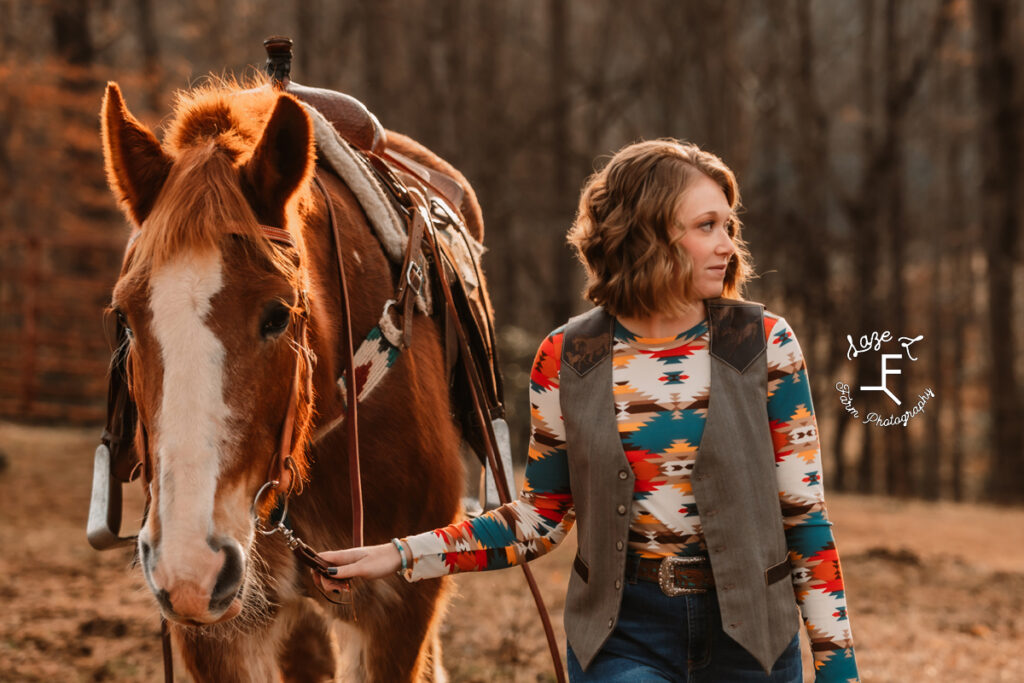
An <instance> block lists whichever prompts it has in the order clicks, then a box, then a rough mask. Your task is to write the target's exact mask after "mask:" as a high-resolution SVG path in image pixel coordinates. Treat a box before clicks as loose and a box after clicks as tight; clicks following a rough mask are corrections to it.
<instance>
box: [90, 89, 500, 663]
mask: <svg viewBox="0 0 1024 683" xmlns="http://www.w3.org/2000/svg"><path fill="white" fill-rule="evenodd" d="M101 117H102V130H103V150H104V155H105V160H106V169H107V175H108V180H109V183H110V186H111V189H112V190H113V192H114V194H115V195H116V196H117V198H118V200H119V202H120V204H121V205H122V207H123V209H124V211H125V213H126V215H127V216H128V218H129V220H130V221H131V222H132V223H133V225H134V227H135V228H136V229H137V230H138V232H137V235H136V238H135V239H134V242H133V243H132V244H131V246H130V248H129V251H128V254H127V258H126V261H125V266H124V267H123V269H122V272H121V274H120V277H119V279H118V281H117V284H116V286H115V288H114V292H113V299H112V307H113V309H114V310H115V311H116V313H117V315H118V317H119V319H120V320H121V321H122V323H123V324H124V325H125V326H126V328H128V330H129V332H128V337H129V340H130V341H129V345H130V346H129V355H128V368H129V370H130V379H129V382H130V386H131V391H132V395H133V398H134V400H135V402H136V404H137V407H138V414H139V422H140V424H141V426H142V427H143V428H142V429H140V430H138V436H137V443H136V447H137V449H139V452H145V453H148V456H147V460H148V463H147V469H148V470H149V471H150V486H149V494H150V505H149V513H148V516H147V518H146V521H145V524H144V526H143V528H142V530H141V532H140V534H139V540H138V549H139V557H140V564H141V566H142V570H143V573H144V575H145V580H146V583H147V584H148V586H149V588H150V589H151V590H152V592H153V594H154V596H156V599H157V602H158V603H159V607H160V610H161V612H162V613H163V615H164V617H165V618H166V619H167V620H168V622H169V625H170V631H171V636H172V642H173V643H174V648H175V650H176V651H177V653H178V655H179V661H180V662H184V664H185V666H186V667H187V668H188V670H189V672H190V673H191V674H192V675H193V676H194V677H195V678H196V679H197V680H201V681H275V680H282V679H283V680H323V679H325V678H332V677H335V678H341V679H344V680H374V681H402V680H443V679H444V678H445V673H444V670H443V668H442V667H441V663H440V648H439V645H438V628H439V622H440V619H441V612H442V611H443V605H442V602H443V599H444V593H445V586H446V584H445V582H444V581H426V582H422V583H419V584H415V585H410V584H408V583H407V582H406V581H404V580H403V579H402V578H400V577H398V576H394V577H391V578H388V579H383V580H379V581H372V582H365V581H362V582H361V581H354V582H353V585H352V597H353V606H354V613H355V619H354V620H353V619H351V617H350V615H349V613H348V610H343V609H342V608H339V607H336V606H335V605H332V604H330V602H328V601H326V600H324V599H323V597H322V596H321V595H320V594H319V593H318V592H317V591H316V590H314V586H313V584H312V581H311V576H310V572H309V571H308V570H307V569H305V568H303V567H300V566H298V565H297V563H296V561H295V560H294V558H293V555H292V554H291V553H290V552H289V551H288V549H287V547H286V546H285V544H284V542H283V540H282V538H281V536H280V535H279V534H278V535H273V536H266V537H265V536H262V535H260V534H257V533H255V532H256V530H257V528H256V523H255V520H254V518H253V515H252V513H251V507H252V505H253V501H254V497H255V496H256V495H257V491H258V490H259V489H260V488H261V487H262V486H263V484H264V483H265V482H266V480H267V478H268V477H267V472H268V471H269V469H270V467H271V464H272V463H273V462H274V459H275V457H276V456H277V452H276V449H277V447H278V438H279V433H280V432H281V431H282V425H283V424H284V423H285V416H286V414H287V413H288V408H289V403H290V399H289V396H290V395H292V394H291V386H292V381H293V378H294V377H295V375H296V367H297V366H296V364H297V363H300V364H301V363H303V362H306V361H305V360H304V359H310V361H311V362H312V360H313V359H315V368H314V369H313V372H312V386H311V388H308V387H304V386H303V387H300V391H299V392H298V393H297V395H296V401H297V405H296V408H295V413H294V414H295V421H294V430H293V434H292V443H293V444H294V450H293V452H292V458H293V460H294V462H295V464H296V466H297V467H296V470H297V474H298V475H299V476H298V479H297V482H298V485H299V488H301V495H297V496H296V495H293V496H292V498H291V500H290V513H289V520H290V524H291V527H292V528H293V529H294V530H295V532H296V534H297V535H298V536H300V537H301V538H303V539H304V540H305V541H306V542H307V543H309V544H310V545H311V546H313V547H314V548H318V549H333V548H343V547H348V546H349V545H350V544H351V526H352V512H351V508H350V503H351V496H350V493H349V475H348V466H347V453H346V450H347V449H346V444H345V430H344V429H339V430H336V432H335V433H332V434H330V435H329V436H327V437H326V438H324V439H322V440H319V441H318V442H317V443H316V445H315V446H314V445H312V439H311V434H312V433H313V432H314V431H315V429H316V428H317V425H322V424H326V423H327V422H329V421H330V420H332V419H334V418H336V417H337V416H339V415H341V414H342V412H343V400H342V398H341V397H340V395H339V391H338V387H337V385H336V383H335V380H336V379H337V377H338V376H339V373H340V370H341V368H342V367H343V358H342V357H341V355H340V352H339V336H340V334H341V332H340V331H339V320H340V318H341V315H342V314H341V310H342V308H341V296H340V291H341V290H340V283H339V276H338V269H337V264H336V262H335V260H334V259H335V258H336V257H335V253H336V252H335V246H334V243H333V241H332V240H333V238H332V235H331V230H330V228H329V223H328V215H329V214H328V207H327V205H326V200H325V198H324V194H323V193H321V192H319V191H313V189H311V187H312V182H313V176H314V174H315V175H316V176H318V178H319V180H320V181H321V182H322V183H323V185H324V186H325V188H326V190H327V193H326V194H327V195H328V196H329V197H330V203H331V204H332V205H333V208H334V213H335V215H336V220H337V222H338V223H339V226H340V231H341V234H342V236H343V237H342V240H341V241H342V244H341V251H342V252H343V254H344V258H345V259H346V262H345V269H346V275H345V277H346V280H347V281H348V282H347V286H348V291H349V293H350V297H351V316H352V328H353V338H354V339H355V340H356V341H357V342H358V340H360V339H362V338H363V337H364V336H365V335H366V334H367V333H368V332H369V331H370V330H371V328H373V327H374V326H375V324H376V323H377V321H378V319H379V317H380V315H381V312H382V310H383V308H384V305H385V302H386V300H387V299H388V298H389V297H390V296H391V295H392V294H393V292H394V289H395V284H396V282H395V278H394V275H393V272H392V266H391V265H390V263H389V262H388V260H387V258H386V256H385V253H384V251H383V250H382V248H381V246H380V244H379V242H378V240H377V238H376V237H375V236H374V234H373V232H372V231H371V226H370V225H369V224H368V223H367V218H366V216H365V215H364V213H363V211H362V209H361V208H360V206H359V204H358V202H357V200H356V198H355V196H354V195H353V193H352V192H351V191H350V189H349V188H348V187H347V186H346V185H345V184H344V183H343V182H342V181H341V180H339V178H338V177H337V176H336V175H334V174H333V173H331V172H329V171H326V170H322V169H320V168H318V167H317V166H316V151H315V147H314V141H313V138H312V126H311V122H310V119H309V116H308V115H307V113H306V112H305V111H304V109H303V108H302V106H301V105H300V104H299V103H298V102H297V101H296V100H295V99H293V98H292V97H291V96H289V95H286V94H281V93H278V92H276V91H274V90H273V89H271V88H270V87H257V88H246V89H243V88H242V87H240V86H239V85H237V84H230V83H216V84H213V85H208V86H205V87H203V88H201V89H198V90H195V91H192V92H186V93H182V94H180V95H179V97H178V99H177V102H176V105H175V107H174V112H173V118H172V120H171V121H170V123H169V124H168V127H167V130H166V134H165V136H164V141H163V143H161V142H160V141H158V140H157V138H156V137H155V136H154V135H153V134H152V133H151V132H150V131H149V130H148V129H147V128H146V127H145V126H143V125H142V124H141V123H140V122H139V121H138V120H136V119H135V118H134V117H133V116H132V115H131V114H130V113H129V111H128V109H127V107H126V106H125V103H124V100H123V99H122V96H121V93H120V90H119V89H118V87H117V85H116V84H113V83H111V84H109V85H108V86H107V91H106V96H105V98H104V101H103V109H102V113H101ZM388 139H389V144H390V146H391V147H393V148H395V149H397V150H398V151H400V152H402V153H403V154H405V155H407V156H409V157H412V158H414V159H416V160H418V161H420V162H421V163H424V164H426V165H428V166H431V167H434V168H437V169H439V170H441V171H443V172H445V173H447V174H449V175H451V176H453V177H455V178H457V179H458V180H459V182H460V183H461V184H462V186H463V188H464V189H465V192H466V196H467V200H466V201H465V202H464V204H463V206H464V208H465V209H466V219H467V223H468V225H469V229H470V232H471V233H473V234H474V237H476V238H477V239H478V240H479V239H482V226H483V223H482V220H481V217H480V213H479V205H478V204H477V202H476V199H475V196H474V195H473V193H472V189H471V188H470V187H469V185H468V183H467V182H466V181H465V179H464V178H463V177H462V176H461V175H460V174H459V173H458V172H457V171H455V169H453V168H452V167H451V166H450V165H448V164H447V163H446V162H444V161H443V160H441V159H440V158H438V157H437V156H435V155H434V154H432V153H431V152H429V151H428V150H426V149H425V148H423V147H422V146H420V145H419V144H417V143H415V142H413V141H412V140H409V139H408V138H405V137H403V136H400V135H398V134H394V133H389V134H388ZM263 225H268V226H276V227H280V228H283V229H285V230H287V231H288V233H290V235H291V239H292V241H293V242H294V245H293V246H282V245H280V244H276V243H273V242H271V241H270V240H269V239H267V238H266V237H265V236H264V232H263V230H262V228H261V226H263ZM303 292H305V293H307V294H308V304H306V303H305V302H306V301H307V297H304V296H303V295H302V293H303ZM307 306H308V309H309V310H308V311H303V310H301V309H303V308H306V307H307ZM307 313H308V316H307V319H308V323H307V327H306V335H305V336H306V338H307V339H308V347H309V350H311V351H312V354H308V355H307V354H303V353H299V352H298V351H299V349H297V347H298V346H299V345H300V344H301V343H302V340H299V339H296V338H295V336H296V335H295V334H294V333H293V332H294V329H295V327H296V316H297V315H299V314H307ZM300 371H301V366H300ZM303 384H304V383H303ZM360 414H361V415H360V429H359V433H360V435H361V441H360V450H361V452H362V463H361V466H362V478H363V504H364V510H365V515H364V517H365V542H366V543H368V544H370V543H383V542H386V541H387V540H388V539H389V538H391V537H393V536H397V535H400V534H405V533H409V532H413V531H418V530H425V529H430V528H435V527H438V526H443V525H446V524H449V523H451V522H452V520H453V519H454V518H455V517H456V516H457V514H459V499H460V494H461V488H462V481H463V465H462V461H461V459H460V457H459V454H458V450H459V443H460V433H459V431H458V429H459V428H458V427H457V425H456V424H455V423H454V422H453V420H452V419H451V417H450V416H451V411H450V406H449V394H448V383H447V378H446V374H445V362H444V353H443V345H442V343H441V334H440V331H439V328H438V324H437V323H436V322H435V321H434V320H432V319H430V318H428V317H426V316H424V315H416V317H415V320H414V323H413V344H412V346H411V347H410V348H408V349H407V350H405V351H404V352H403V353H402V354H401V356H400V358H399V360H398V361H397V362H396V364H395V365H394V366H393V367H392V368H391V369H390V370H389V372H388V374H387V376H386V377H385V378H384V380H383V382H382V385H381V387H380V390H379V391H375V392H374V393H373V394H372V395H371V396H369V397H368V398H367V400H366V401H365V402H364V403H361V406H360ZM268 507H272V506H267V505H264V506H262V508H261V511H262V512H263V513H266V512H268V510H267V508H268Z"/></svg>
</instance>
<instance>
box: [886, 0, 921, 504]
mask: <svg viewBox="0 0 1024 683" xmlns="http://www.w3.org/2000/svg"><path fill="white" fill-rule="evenodd" d="M884 26H885V63H886V64H887V65H888V67H889V68H888V69H886V70H885V73H886V74H887V76H886V79H885V106H884V108H883V111H884V114H885V116H884V122H883V126H884V128H883V130H884V131H885V132H884V138H885V139H886V140H888V141H889V149H888V150H887V152H888V155H887V159H886V164H885V175H884V181H883V187H884V188H885V194H884V197H885V221H884V222H885V226H886V229H885V230H884V231H883V234H884V235H885V237H886V240H885V242H886V244H887V247H888V249H887V252H888V257H889V258H888V263H887V264H886V266H887V267H886V270H887V271H888V272H889V291H888V292H886V293H885V295H884V300H885V302H886V304H887V305H886V307H885V308H884V310H885V312H886V315H885V316H883V319H884V320H885V321H886V327H887V328H888V329H890V330H893V335H894V336H896V337H898V336H900V335H901V334H903V333H902V332H901V331H900V330H901V328H903V327H904V326H906V325H907V322H908V321H907V319H906V303H905V298H906V291H905V288H904V286H903V270H904V269H905V268H906V263H905V260H906V258H905V251H906V243H907V241H908V240H910V239H912V236H911V235H910V234H908V233H909V231H910V228H911V225H910V224H909V223H908V222H907V221H906V220H905V217H904V216H905V208H904V177H903V173H904V154H903V136H904V133H905V131H904V120H905V113H906V104H905V103H903V102H901V99H900V97H901V93H900V88H901V86H902V83H901V79H900V76H899V75H898V74H900V73H901V72H902V69H901V68H900V62H901V59H900V57H901V54H900V44H901V41H900V30H899V27H900V21H899V16H898V14H897V2H896V0H886V4H885V22H884ZM907 370H908V368H906V367H904V368H902V372H901V373H900V374H899V375H897V376H896V379H895V382H894V383H895V385H896V386H895V389H894V393H895V394H896V396H898V397H899V398H900V400H901V401H904V400H905V399H906V398H907V387H908V384H907ZM892 408H893V412H894V413H898V412H901V411H903V410H905V408H904V406H903V404H902V403H901V404H900V405H899V406H892ZM882 443H883V444H884V447H885V448H884V451H883V452H884V456H885V490H886V493H888V494H890V495H897V496H906V495H908V494H909V493H910V481H909V476H908V472H909V469H910V467H909V463H910V460H911V458H912V457H913V453H912V451H911V449H910V441H909V438H908V435H907V430H906V429H893V430H890V431H889V432H888V433H887V434H886V438H885V439H883V441H882Z"/></svg>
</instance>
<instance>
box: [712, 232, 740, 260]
mask: <svg viewBox="0 0 1024 683" xmlns="http://www.w3.org/2000/svg"><path fill="white" fill-rule="evenodd" d="M715 251H716V252H718V253H719V254H720V255H722V256H732V255H733V254H734V253H735V252H736V244H735V243H734V242H733V241H732V238H731V237H729V235H728V234H723V235H722V237H720V238H719V240H718V245H717V246H716V248H715Z"/></svg>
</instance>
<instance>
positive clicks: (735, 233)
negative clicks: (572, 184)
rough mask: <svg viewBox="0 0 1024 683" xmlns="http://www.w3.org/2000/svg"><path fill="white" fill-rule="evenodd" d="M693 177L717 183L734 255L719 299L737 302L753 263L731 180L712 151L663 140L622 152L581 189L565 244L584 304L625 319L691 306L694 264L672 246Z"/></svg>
mask: <svg viewBox="0 0 1024 683" xmlns="http://www.w3.org/2000/svg"><path fill="white" fill-rule="evenodd" d="M699 174H703V175H705V176H707V177H708V178H711V179H712V180H714V181H715V182H716V183H718V184H719V185H720V186H721V188H722V190H723V191H724V192H725V197H726V200H728V202H729V207H730V213H731V216H730V221H731V229H730V235H731V236H732V240H733V243H734V244H735V245H736V253H735V255H734V256H733V258H732V260H731V261H730V262H729V266H728V267H727V268H726V271H725V288H724V290H723V292H722V296H725V297H729V298H734V299H740V298H742V290H743V286H744V284H745V283H746V281H747V279H748V278H750V277H752V276H753V264H752V260H751V257H750V252H749V251H748V249H747V245H746V242H744V241H743V238H742V237H741V234H740V230H741V227H742V226H741V223H740V220H739V218H738V216H737V215H736V214H737V212H738V210H739V208H740V191H739V187H738V186H737V184H736V176H735V175H733V172H732V171H731V170H730V169H729V167H728V166H726V165H725V163H724V162H723V161H722V160H721V159H720V158H718V157H717V156H715V155H714V154H712V153H710V152H705V151H703V150H701V149H700V148H699V147H697V146H696V145H694V144H692V143H689V142H681V141H679V140H675V139H672V138H662V139H659V140H647V141H643V142H637V143H634V144H631V145H627V146H626V147H623V148H622V149H620V150H619V151H618V152H616V153H615V155H614V156H613V157H612V158H611V160H610V161H609V162H608V164H607V165H606V166H605V167H604V168H602V169H601V170H599V171H598V172H597V173H595V174H593V175H592V176H590V178H588V179H587V182H586V183H585V184H584V186H583V192H582V194H581V196H580V205H579V210H578V213H577V215H576V221H575V222H574V223H573V226H572V228H571V229H570V230H569V234H568V241H569V243H570V244H571V245H572V246H573V247H575V249H576V254H577V256H578V258H579V259H580V261H581V262H582V263H583V266H584V267H585V268H586V271H587V286H586V291H585V295H586V297H587V299H589V300H590V301H592V302H594V303H595V304H597V305H599V306H603V307H604V308H605V310H607V311H608V312H609V313H610V314H611V315H625V316H630V317H634V316H635V317H645V316H649V315H652V314H655V313H659V314H663V315H681V314H683V313H684V312H685V311H687V310H688V309H689V308H690V307H691V306H692V304H693V302H694V301H695V299H696V298H697V294H696V292H695V290H694V286H693V278H692V275H693V261H692V260H691V258H690V255H689V254H688V253H687V251H686V249H685V248H684V247H683V246H682V245H681V244H680V243H679V241H678V238H679V234H680V233H679V230H680V229H681V228H682V226H679V225H678V221H677V209H678V207H679V202H680V199H681V198H682V196H683V193H685V192H686V190H687V188H688V187H689V186H690V185H691V184H692V183H693V181H694V180H696V179H697V178H698V177H699Z"/></svg>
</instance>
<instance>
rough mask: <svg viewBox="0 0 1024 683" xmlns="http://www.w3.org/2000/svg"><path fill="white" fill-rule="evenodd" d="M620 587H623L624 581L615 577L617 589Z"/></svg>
mask: <svg viewBox="0 0 1024 683" xmlns="http://www.w3.org/2000/svg"><path fill="white" fill-rule="evenodd" d="M620 588H622V581H620V580H619V579H615V590H619V589H620Z"/></svg>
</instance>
